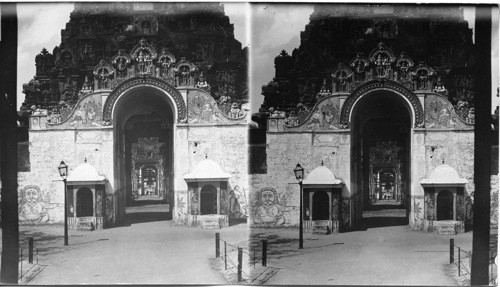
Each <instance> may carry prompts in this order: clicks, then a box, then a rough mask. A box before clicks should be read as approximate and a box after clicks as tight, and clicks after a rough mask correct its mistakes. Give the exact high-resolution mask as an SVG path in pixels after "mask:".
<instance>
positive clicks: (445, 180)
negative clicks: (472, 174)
mask: <svg viewBox="0 0 500 287" xmlns="http://www.w3.org/2000/svg"><path fill="white" fill-rule="evenodd" d="M467 182H468V180H467V179H465V178H461V177H460V176H459V175H458V172H457V171H456V170H455V169H454V168H452V167H451V166H449V165H447V164H444V163H443V164H441V165H439V166H437V167H436V168H435V169H434V170H433V171H432V172H431V175H430V176H429V177H428V178H424V179H422V180H421V181H420V184H421V185H424V186H425V185H430V186H435V185H440V186H462V185H465V184H466V183H467Z"/></svg>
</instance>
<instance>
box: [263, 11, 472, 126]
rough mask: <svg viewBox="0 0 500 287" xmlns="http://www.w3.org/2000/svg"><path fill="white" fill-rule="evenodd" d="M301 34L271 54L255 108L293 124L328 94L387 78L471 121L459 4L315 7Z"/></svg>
mask: <svg viewBox="0 0 500 287" xmlns="http://www.w3.org/2000/svg"><path fill="white" fill-rule="evenodd" d="M300 39H301V44H300V46H299V47H298V48H296V49H294V50H293V52H292V53H291V55H289V54H288V53H287V52H286V51H282V52H281V53H280V55H278V56H277V57H276V58H275V61H274V63H275V68H276V74H275V77H274V79H273V81H271V82H270V83H269V84H268V85H265V86H263V88H262V94H263V95H264V103H263V105H262V107H261V110H260V112H262V113H267V112H269V109H270V108H273V109H274V110H278V111H284V112H286V116H287V117H288V118H289V119H288V120H287V123H288V124H290V125H297V124H301V123H304V121H305V120H306V118H307V116H305V114H307V115H308V114H310V113H312V112H313V111H312V109H313V108H314V106H315V104H316V103H317V102H318V101H320V100H321V99H323V98H324V97H325V96H328V95H334V96H339V95H343V94H345V95H349V94H351V93H353V92H354V91H356V89H358V88H359V87H360V86H362V85H364V84H365V83H367V82H371V81H377V82H385V81H392V82H395V83H397V84H399V85H400V86H402V87H405V88H406V89H408V90H409V91H411V92H413V93H437V94H441V95H442V96H444V98H446V99H447V100H448V101H450V102H451V104H452V105H453V109H454V112H455V113H456V114H457V115H458V118H459V119H460V120H461V121H462V122H465V123H473V122H474V104H473V97H474V96H473V89H474V81H473V78H472V70H471V68H470V67H471V66H472V64H473V62H474V55H473V52H472V47H473V43H472V31H471V29H469V27H468V23H467V21H465V20H464V18H463V12H462V10H461V9H460V8H459V7H458V6H455V7H444V6H441V7H439V6H429V7H425V9H422V7H418V6H416V5H394V6H390V7H389V6H377V5H337V6H332V5H326V4H325V5H316V6H315V10H314V12H313V14H312V15H311V17H310V22H309V23H308V24H307V25H306V27H305V29H304V31H303V32H301V34H300ZM301 115H302V116H301ZM297 117H298V118H299V120H298V121H297V120H296V118H297ZM343 124H345V123H343Z"/></svg>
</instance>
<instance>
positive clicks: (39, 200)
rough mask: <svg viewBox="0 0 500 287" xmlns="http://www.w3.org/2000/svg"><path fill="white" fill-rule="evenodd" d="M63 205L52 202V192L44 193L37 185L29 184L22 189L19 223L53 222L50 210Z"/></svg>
mask: <svg viewBox="0 0 500 287" xmlns="http://www.w3.org/2000/svg"><path fill="white" fill-rule="evenodd" d="M60 207H62V204H60V203H52V201H51V198H50V193H45V194H44V193H43V192H42V191H41V190H40V188H39V187H38V186H36V185H28V186H26V187H24V188H23V189H22V190H21V195H20V200H19V223H20V224H22V225H24V224H29V225H33V224H34V225H37V224H44V223H49V222H51V218H50V214H49V212H50V210H52V209H55V208H60Z"/></svg>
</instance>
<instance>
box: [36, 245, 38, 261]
mask: <svg viewBox="0 0 500 287" xmlns="http://www.w3.org/2000/svg"><path fill="white" fill-rule="evenodd" d="M36 264H37V265H38V248H37V249H36Z"/></svg>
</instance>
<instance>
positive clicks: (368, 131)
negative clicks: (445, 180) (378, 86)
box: [351, 90, 412, 228]
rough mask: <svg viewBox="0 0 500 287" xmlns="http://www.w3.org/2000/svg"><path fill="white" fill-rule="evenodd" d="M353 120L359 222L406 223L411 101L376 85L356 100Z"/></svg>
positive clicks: (379, 224) (374, 224)
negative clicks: (371, 90)
mask: <svg viewBox="0 0 500 287" xmlns="http://www.w3.org/2000/svg"><path fill="white" fill-rule="evenodd" d="M351 121H352V127H351V136H352V140H351V145H352V156H351V160H352V163H351V167H352V169H351V171H352V175H353V176H352V189H353V191H354V192H355V193H356V194H357V197H356V199H355V201H356V204H355V210H354V213H355V225H358V224H361V226H364V227H368V228H370V227H382V226H393V225H407V224H408V216H409V205H408V203H407V202H408V198H409V196H408V187H409V183H410V150H411V149H410V131H411V123H412V116H411V110H410V108H409V107H408V104H407V102H406V101H405V100H404V99H403V98H402V97H401V96H400V95H398V94H396V93H393V92H390V91H385V90H384V91H382V90H380V91H373V92H371V93H369V94H367V95H365V96H363V97H362V98H361V99H360V100H359V101H358V103H357V104H356V105H355V106H354V108H353V111H352V120H351Z"/></svg>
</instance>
